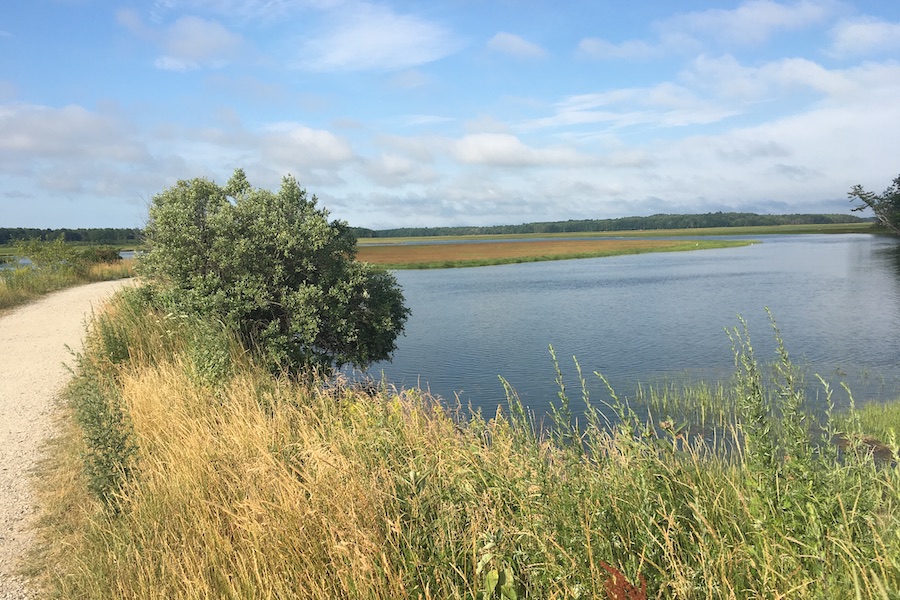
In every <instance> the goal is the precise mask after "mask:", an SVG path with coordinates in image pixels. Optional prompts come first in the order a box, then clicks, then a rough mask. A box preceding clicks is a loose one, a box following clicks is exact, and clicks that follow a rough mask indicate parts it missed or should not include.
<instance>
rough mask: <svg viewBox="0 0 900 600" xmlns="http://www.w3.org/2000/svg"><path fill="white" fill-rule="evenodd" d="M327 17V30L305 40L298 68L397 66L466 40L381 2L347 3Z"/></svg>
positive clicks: (437, 55) (444, 52)
mask: <svg viewBox="0 0 900 600" xmlns="http://www.w3.org/2000/svg"><path fill="white" fill-rule="evenodd" d="M326 21H328V22H329V23H328V24H326V25H324V28H325V32H324V33H323V34H321V35H318V36H314V37H313V38H312V39H311V40H309V41H306V42H304V43H302V44H301V45H300V58H299V60H298V61H297V63H296V66H298V67H299V68H302V69H305V70H309V71H317V72H327V71H367V70H376V71H398V70H402V69H409V68H412V67H416V66H419V65H423V64H427V63H430V62H433V61H436V60H439V59H441V58H444V57H446V56H448V55H450V54H453V53H454V52H456V51H457V50H459V49H460V48H461V47H462V45H463V44H462V42H461V40H459V39H457V37H456V36H455V35H454V34H453V33H452V32H450V31H449V30H448V29H446V28H445V27H443V26H441V25H439V24H437V23H434V22H431V21H428V20H425V19H423V18H420V17H417V16H415V15H411V14H400V13H397V12H395V11H393V10H391V9H390V8H388V7H386V6H381V5H377V4H369V3H364V2H354V3H348V5H345V6H343V7H342V9H341V10H340V11H333V12H331V13H330V14H329V15H328V16H327V18H326Z"/></svg>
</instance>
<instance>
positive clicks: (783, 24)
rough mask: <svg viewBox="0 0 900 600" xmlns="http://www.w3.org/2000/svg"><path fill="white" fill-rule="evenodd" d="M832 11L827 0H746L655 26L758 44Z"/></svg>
mask: <svg viewBox="0 0 900 600" xmlns="http://www.w3.org/2000/svg"><path fill="white" fill-rule="evenodd" d="M834 10H835V3H834V2H832V1H830V0H800V1H798V2H791V3H782V2H775V1H773V0H747V1H746V2H742V3H741V4H740V5H739V6H738V7H737V8H734V9H731V10H727V9H719V8H716V9H709V10H702V11H695V12H689V13H683V14H680V15H675V16H673V17H671V18H669V19H666V20H665V21H662V22H660V23H659V24H658V25H657V28H658V29H660V30H661V31H662V32H671V31H678V32H682V33H688V34H692V35H698V36H702V37H705V38H713V39H716V40H718V41H720V42H724V43H727V44H761V43H763V42H765V41H766V40H768V39H769V38H770V37H771V36H772V35H774V34H776V33H779V32H783V31H795V30H798V29H803V28H806V27H809V26H811V25H814V24H818V23H822V22H823V21H824V20H825V19H826V18H827V17H829V16H830V15H831V14H833V13H834Z"/></svg>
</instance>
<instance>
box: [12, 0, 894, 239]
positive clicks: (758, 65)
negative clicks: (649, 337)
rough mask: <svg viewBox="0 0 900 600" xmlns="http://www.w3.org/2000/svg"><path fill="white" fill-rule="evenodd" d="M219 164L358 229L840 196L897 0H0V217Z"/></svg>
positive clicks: (76, 204)
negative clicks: (283, 188) (313, 199)
mask: <svg viewBox="0 0 900 600" xmlns="http://www.w3.org/2000/svg"><path fill="white" fill-rule="evenodd" d="M237 167H241V168H243V169H244V170H245V171H246V172H247V175H248V177H249V179H250V182H251V183H252V184H253V185H255V186H257V187H267V188H275V187H277V186H278V185H279V182H280V180H281V177H282V176H284V175H285V174H288V173H290V174H293V175H294V176H295V177H297V179H298V180H299V181H300V182H301V185H303V186H304V187H306V188H307V189H308V191H309V192H311V193H313V194H315V195H317V196H318V198H319V201H320V204H321V205H324V206H325V207H327V208H328V209H329V210H330V211H331V215H332V217H334V218H340V219H344V220H346V221H348V222H349V223H350V224H351V225H354V226H361V227H372V228H387V227H396V226H435V225H489V224H514V223H523V222H531V221H544V220H565V219H583V218H610V217H619V216H628V215H647V214H654V213H659V212H675V213H684V212H710V211H718V210H722V211H728V210H739V211H753V212H763V213H785V212H841V213H844V212H849V208H850V203H849V201H848V200H847V197H846V193H847V191H849V189H850V187H851V186H852V185H854V184H856V183H861V184H863V185H865V186H866V187H867V188H869V189H872V190H875V191H881V190H883V189H884V188H885V187H887V185H888V184H889V183H890V181H891V180H892V179H893V178H894V177H896V176H897V174H898V173H900V2H895V1H894V0H880V1H877V2H876V1H865V0H858V1H839V0H799V1H787V0H785V1H775V0H745V1H738V2H735V1H730V2H726V1H719V2H692V1H681V2H671V1H669V0H642V1H640V2H630V3H623V2H613V1H600V0H598V1H582V0H567V1H566V2H559V1H558V0H555V1H550V0H548V1H543V0H432V1H429V2H410V1H402V0H392V1H387V2H374V1H373V2H368V1H359V0H158V1H155V2H152V1H147V2H132V3H129V2H122V1H115V2H113V1H107V0H29V1H14V2H13V1H8V2H5V3H4V4H3V8H2V9H0V226H9V227H18V226H21V227H140V226H142V225H143V223H144V221H145V218H146V211H147V204H148V202H149V201H150V199H151V198H152V196H153V195H154V194H155V193H157V192H159V191H160V190H162V189H163V188H164V187H166V186H169V185H172V184H173V183H174V182H175V181H177V180H178V179H189V178H193V177H207V178H210V179H214V180H216V181H218V182H220V183H224V182H225V181H226V180H227V179H228V177H229V175H230V174H231V172H232V171H233V170H234V169H235V168H237Z"/></svg>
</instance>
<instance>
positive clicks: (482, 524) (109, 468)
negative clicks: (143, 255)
mask: <svg viewBox="0 0 900 600" xmlns="http://www.w3.org/2000/svg"><path fill="white" fill-rule="evenodd" d="M735 335H736V338H735V342H736V343H735V348H736V357H737V359H736V364H737V367H736V379H735V383H734V384H733V386H732V387H731V388H729V389H727V390H724V391H722V392H718V391H716V392H715V393H723V394H731V395H732V396H730V397H732V398H733V400H734V403H735V406H736V407H737V413H738V414H739V415H740V417H739V418H738V419H737V420H735V421H733V422H732V424H731V425H730V427H732V428H733V431H732V433H733V435H734V439H736V440H740V445H739V446H738V447H737V448H736V449H733V451H731V452H727V453H723V452H718V451H717V449H716V448H715V447H712V446H710V444H709V443H707V442H706V441H704V439H703V438H702V436H692V435H689V434H686V433H685V432H683V431H680V430H679V429H677V428H676V427H674V426H673V425H672V424H669V423H662V424H660V423H657V424H656V426H651V425H649V424H648V422H647V421H646V420H645V419H643V418H638V417H637V416H636V415H635V413H634V412H633V411H632V410H631V409H630V408H629V407H628V405H627V404H626V403H625V402H624V401H619V400H618V399H616V398H615V397H614V396H611V397H609V398H605V399H603V400H602V401H603V402H608V403H609V404H611V405H612V406H613V408H614V409H616V411H617V412H618V422H617V424H616V425H614V426H612V427H607V426H606V425H605V424H604V423H601V422H600V421H601V419H600V418H599V417H598V414H597V411H593V410H592V409H589V410H588V415H589V421H590V423H589V424H588V425H587V427H580V428H578V427H575V426H574V425H572V423H571V421H570V415H571V407H569V402H570V399H569V397H568V395H567V392H566V388H565V385H564V382H562V379H561V378H560V384H561V385H560V396H559V399H558V402H557V403H556V410H555V415H556V417H557V421H558V422H557V425H556V428H555V429H553V428H551V429H550V430H548V431H546V432H541V431H539V430H538V428H537V427H536V426H535V424H534V422H533V421H532V420H531V419H530V418H528V416H527V414H526V411H525V410H524V408H523V407H522V406H521V404H520V403H519V402H518V400H517V399H516V397H515V394H514V392H512V391H510V404H509V408H508V409H507V410H498V412H497V414H496V415H491V416H490V418H487V417H483V416H481V415H478V414H474V415H472V414H464V415H458V414H455V413H453V412H450V411H448V410H447V409H445V408H443V407H442V406H441V405H440V404H439V403H438V402H436V401H435V400H434V399H433V398H430V397H429V396H427V395H426V394H424V393H422V392H420V391H418V390H407V391H402V392H398V391H395V390H391V389H380V390H378V391H376V392H373V393H369V392H365V391H363V390H361V389H359V388H357V387H353V386H347V385H334V384H332V385H327V386H326V385H322V384H321V383H320V384H308V383H301V382H298V381H296V380H290V379H288V378H273V377H272V376H271V375H270V374H269V373H268V372H266V371H265V370H264V369H260V368H258V367H257V366H256V365H254V363H253V360H252V357H251V356H250V355H248V354H247V353H245V352H244V351H243V350H242V349H241V348H239V347H238V346H236V345H235V344H234V343H233V342H231V341H230V337H229V334H228V332H226V331H222V330H220V329H217V328H216V327H214V326H212V325H210V324H205V323H199V322H196V321H192V320H189V319H183V318H179V317H177V316H175V315H165V314H159V313H154V312H153V311H150V310H149V309H147V308H146V306H145V305H144V304H143V302H142V300H141V292H140V290H129V291H127V292H125V293H123V294H122V295H121V296H120V297H119V299H118V301H117V302H116V303H115V304H114V305H113V307H112V308H111V310H110V312H109V313H107V314H105V315H103V316H102V317H101V318H100V319H99V320H98V321H96V322H95V324H94V326H93V328H92V331H91V335H90V337H89V339H88V342H87V346H86V348H87V349H86V351H85V354H84V356H82V357H81V369H80V371H79V375H78V378H77V379H76V382H75V384H74V388H73V389H74V390H76V391H74V392H73V395H72V397H71V398H72V399H71V401H70V407H71V410H73V411H74V415H75V420H76V421H77V422H78V423H80V424H81V426H80V427H79V428H76V427H70V428H69V429H68V432H67V435H68V437H67V438H65V439H64V440H62V441H60V442H59V443H58V444H57V448H56V450H55V454H54V455H53V459H52V461H51V462H50V463H49V464H48V466H47V467H46V469H47V475H48V477H47V479H46V482H47V483H46V484H45V492H44V493H45V510H46V513H47V514H46V517H45V520H44V530H43V536H44V539H46V540H47V544H46V548H45V551H44V554H43V555H42V556H41V557H39V558H37V559H36V562H35V565H36V566H35V568H36V569H37V571H39V572H40V573H41V574H42V576H43V577H44V581H45V582H46V584H47V586H48V589H49V590H50V593H51V595H52V596H53V597H59V598H385V599H388V598H390V599H394V598H466V599H473V600H474V599H487V598H613V599H615V598H626V597H631V598H640V597H644V595H643V593H642V592H641V586H640V583H639V582H640V581H644V582H645V585H646V592H647V595H648V596H649V597H665V598H703V599H707V598H787V597H789V598H854V597H856V598H894V597H896V596H897V593H898V591H900V506H898V502H900V470H898V467H896V466H894V465H891V464H885V465H880V466H877V465H876V464H875V463H874V461H873V460H872V458H871V456H870V455H869V454H868V453H867V452H866V449H865V447H864V446H862V445H859V444H850V445H848V446H847V447H846V449H845V450H844V451H842V452H841V453H839V452H838V451H837V449H836V448H834V447H833V446H831V445H830V444H828V443H825V444H824V445H823V444H822V443H821V439H820V438H821V437H822V435H824V434H822V435H816V436H813V437H810V435H808V434H809V429H808V428H807V430H806V431H804V428H805V427H806V425H808V423H807V422H806V421H804V416H803V414H804V413H803V411H802V408H803V407H802V404H803V399H802V397H800V396H799V395H798V392H797V391H796V387H795V386H792V382H791V373H790V360H789V357H788V356H787V353H786V351H785V352H784V353H783V355H780V356H779V357H778V359H779V361H780V363H779V364H780V365H781V368H782V369H783V373H782V379H781V380H780V382H779V383H777V384H775V387H767V386H766V385H765V384H764V379H763V378H761V377H759V367H758V366H757V363H756V359H755V358H754V357H753V352H752V346H751V345H750V342H749V339H748V338H747V337H746V335H745V333H744V332H742V331H737V332H735ZM782 347H783V346H782ZM91 381H94V382H96V381H102V382H103V386H105V387H101V388H98V389H97V390H95V391H94V392H91V389H92V388H91V385H93V384H91V383H90V382H91ZM79 386H81V387H79ZM78 390H81V391H78ZM85 390H87V392H86V391H85ZM91 393H93V394H94V395H95V396H97V397H99V398H101V401H98V402H93V403H92V402H87V401H85V394H87V396H90V395H91ZM668 393H670V394H678V393H680V392H679V391H678V390H675V389H673V390H670V391H669V392H668ZM583 400H585V401H587V402H588V403H598V404H599V402H598V401H597V400H592V399H590V398H589V397H588V395H587V394H586V393H584V394H583ZM592 406H593V404H592ZM110 407H113V409H114V410H113V412H115V411H119V412H118V413H116V414H118V415H119V417H121V418H117V419H108V420H106V421H103V419H102V418H101V417H102V415H104V414H106V413H107V412H109V409H110ZM463 417H464V418H463ZM94 419H97V420H98V423H99V422H104V423H107V426H108V427H111V428H113V429H115V430H116V431H117V432H118V434H119V435H118V437H116V439H118V440H120V441H122V443H121V444H120V445H119V446H117V448H119V449H118V450H116V449H115V448H113V449H112V450H109V451H108V452H107V454H108V456H106V459H108V460H106V459H104V460H102V461H97V462H96V463H95V467H96V468H92V469H88V470H84V469H80V470H79V473H80V475H77V476H74V475H73V468H74V465H75V462H76V458H75V457H77V456H79V455H83V456H87V457H88V458H89V460H90V457H91V453H92V452H96V451H98V450H103V449H102V448H98V447H92V446H85V442H84V440H85V439H87V440H92V439H93V438H92V437H91V435H87V436H84V435H83V430H90V428H91V425H90V423H91V422H92V420H94ZM85 424H87V425H85ZM114 437H115V436H114ZM817 440H818V441H817ZM92 444H94V445H96V442H92ZM100 445H101V446H102V444H100ZM104 469H105V470H106V473H105V475H108V476H109V478H108V479H103V477H104V476H105V475H104ZM98 475H99V476H100V477H99V479H98ZM104 481H105V482H106V483H105V484H104V485H103V486H100V487H99V488H98V486H97V483H98V482H100V483H103V482H104ZM89 489H93V490H94V493H90V492H89V491H88V490H89ZM60 490H61V491H60ZM631 584H633V587H632V585H631ZM625 590H631V591H630V592H628V593H629V594H631V595H630V596H628V595H626V591H625Z"/></svg>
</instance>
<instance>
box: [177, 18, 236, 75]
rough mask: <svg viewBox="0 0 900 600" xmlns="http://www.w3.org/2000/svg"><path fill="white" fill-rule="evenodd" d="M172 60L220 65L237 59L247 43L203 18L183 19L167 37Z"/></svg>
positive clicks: (217, 24)
mask: <svg viewBox="0 0 900 600" xmlns="http://www.w3.org/2000/svg"><path fill="white" fill-rule="evenodd" d="M162 45H163V50H164V51H165V52H166V54H167V55H168V56H171V57H174V58H175V59H177V60H181V61H184V62H186V63H195V64H205V65H219V64H221V63H223V62H225V61H227V60H230V59H232V58H234V57H235V56H236V55H237V54H238V52H240V50H241V47H242V46H243V45H244V41H243V39H242V38H241V36H239V35H237V34H235V33H232V32H231V31H229V30H228V29H226V28H225V27H224V26H223V25H222V24H221V23H217V22H215V21H208V20H206V19H201V18H199V17H181V18H180V19H178V20H177V21H175V23H174V24H173V25H172V26H171V27H169V28H168V29H167V30H166V31H165V33H164V36H163V44H162Z"/></svg>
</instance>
